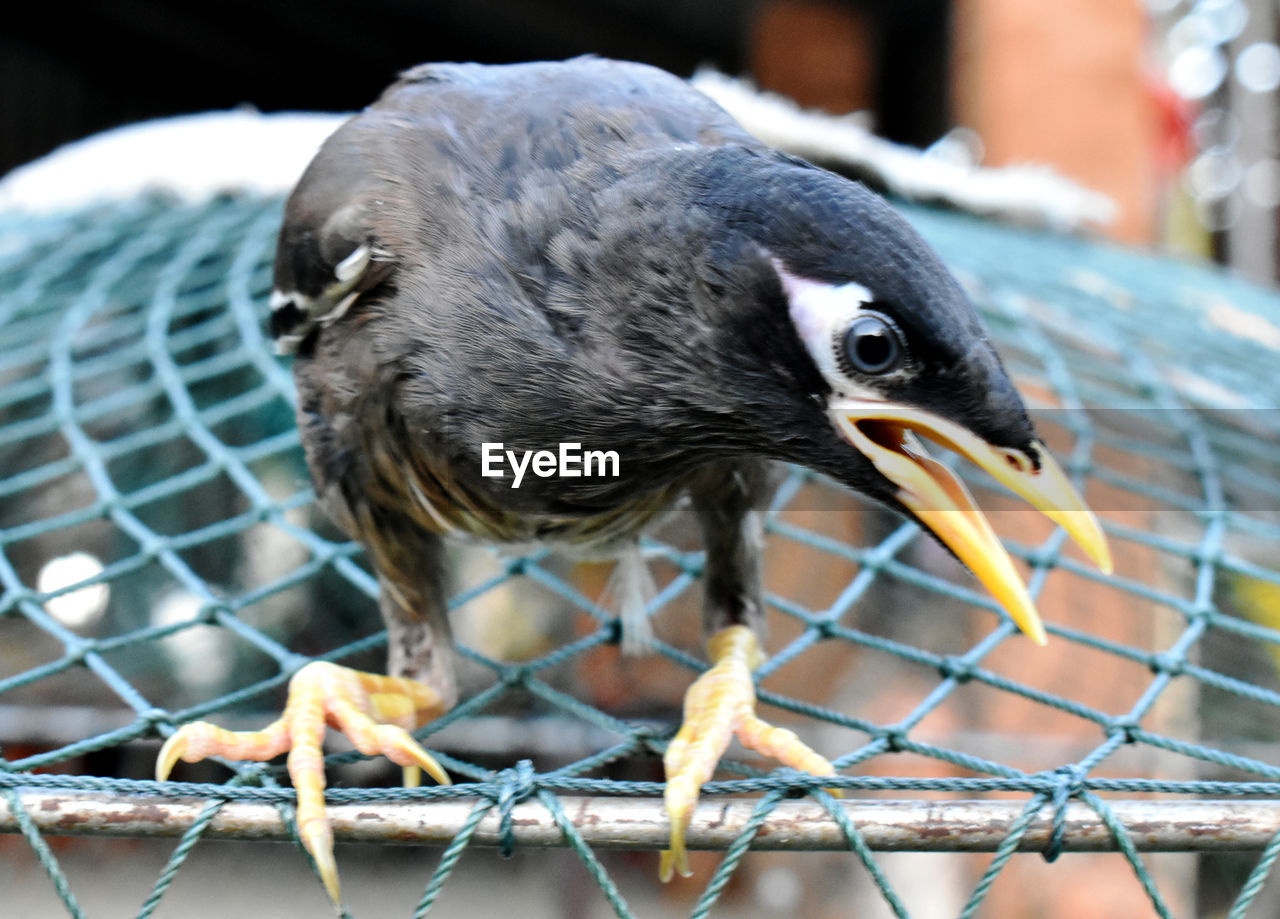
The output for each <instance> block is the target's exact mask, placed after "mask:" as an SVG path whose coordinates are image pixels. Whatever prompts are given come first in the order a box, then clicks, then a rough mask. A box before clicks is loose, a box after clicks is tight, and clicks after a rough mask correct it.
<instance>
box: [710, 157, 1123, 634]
mask: <svg viewBox="0 0 1280 919" xmlns="http://www.w3.org/2000/svg"><path fill="white" fill-rule="evenodd" d="M738 172H739V173H742V172H746V173H747V174H748V175H749V181H751V182H752V187H750V188H749V189H743V190H742V191H741V193H740V194H738V195H736V196H734V195H733V192H732V190H730V191H729V192H727V193H726V192H725V191H723V190H721V191H718V192H717V193H716V194H717V198H716V200H715V202H714V207H715V208H717V209H718V210H719V211H720V216H721V219H723V220H725V222H726V223H727V224H728V225H729V226H731V227H733V229H734V232H733V233H732V234H731V235H736V236H738V237H739V238H740V239H746V240H749V242H747V243H744V244H740V245H737V246H736V247H731V248H729V249H723V247H722V251H724V252H729V253H731V254H730V255H728V256H727V258H728V261H730V262H733V263H736V264H735V268H734V269H728V268H725V267H724V266H723V265H722V266H721V269H722V271H723V273H729V272H730V271H738V272H743V273H745V274H746V275H748V276H752V277H753V278H754V280H753V281H752V282H751V283H749V284H747V285H744V286H743V288H742V289H741V290H739V292H738V293H739V295H745V296H746V297H748V298H750V299H752V300H754V301H756V302H755V303H753V305H752V306H750V307H748V308H747V310H746V313H747V315H748V316H749V317H751V318H749V319H748V320H747V321H748V322H752V321H754V322H762V323H763V324H764V325H765V326H767V327H772V329H773V330H774V332H775V333H776V337H775V338H774V340H773V342H772V343H771V344H770V343H766V344H764V345H763V346H762V345H761V344H760V342H759V335H758V334H757V335H754V336H752V337H751V339H750V340H749V339H748V338H746V337H745V336H742V335H741V332H740V331H739V332H738V333H736V336H737V338H738V340H739V341H740V342H748V344H747V345H746V347H747V349H748V350H751V351H754V352H755V357H754V359H755V360H756V363H757V367H756V374H757V375H756V376H755V382H753V383H751V384H749V385H752V386H759V385H760V384H759V380H760V376H759V374H760V372H761V371H764V375H766V376H768V377H770V378H771V380H772V385H773V386H774V387H775V392H780V391H782V390H786V391H787V392H788V396H787V399H788V401H789V402H790V405H791V407H792V409H793V411H791V412H784V413H783V415H784V416H785V417H786V419H787V420H784V421H782V422H781V424H779V425H778V426H776V427H775V428H774V429H773V430H772V431H770V432H769V434H768V436H769V437H771V438H772V439H773V440H774V443H775V444H776V450H775V453H776V454H778V455H781V456H782V457H783V458H786V459H789V460H791V461H793V462H798V463H801V464H803V465H806V466H809V467H811V468H815V469H817V470H819V471H821V472H824V473H826V474H828V475H830V476H832V477H833V478H835V479H836V480H838V481H840V482H841V483H843V484H845V485H847V486H849V487H851V488H853V489H855V490H857V491H859V492H862V493H864V494H867V495H869V496H870V497H873V498H875V499H877V500H879V501H880V502H882V503H884V504H886V505H888V506H890V507H893V508H895V509H897V510H899V511H901V512H902V513H904V514H905V515H907V516H908V517H911V518H913V519H915V520H917V521H918V522H919V523H921V524H922V525H923V526H924V527H925V528H927V529H928V530H929V531H930V532H932V533H933V535H934V536H936V537H937V538H938V539H939V540H940V541H941V542H942V543H943V544H944V545H946V546H947V548H948V549H950V550H951V551H952V552H953V553H954V554H955V555H956V556H957V557H958V558H959V559H960V560H961V561H962V562H963V563H964V564H965V565H967V566H968V567H969V568H970V570H972V571H973V573H974V574H975V575H977V577H978V578H979V580H981V581H982V583H983V584H984V585H985V586H986V587H987V589H988V590H990V591H991V593H992V594H993V595H994V596H995V598H996V599H997V600H998V601H999V602H1000V603H1001V605H1002V606H1003V607H1004V608H1005V609H1006V610H1007V611H1008V612H1009V614H1010V615H1011V616H1012V618H1013V619H1014V621H1015V622H1016V623H1017V624H1018V626H1019V627H1021V628H1022V630H1023V631H1024V632H1026V633H1027V635H1028V636H1030V637H1031V638H1032V639H1033V640H1034V641H1036V642H1037V643H1039V644H1043V643H1044V641H1045V633H1044V628H1043V626H1042V624H1041V622H1040V619H1039V616H1038V615H1037V613H1036V610H1035V607H1034V606H1033V604H1032V602H1031V600H1030V598H1029V596H1028V595H1027V591H1026V589H1025V587H1024V586H1023V583H1022V580H1021V578H1020V577H1019V576H1018V574H1017V571H1016V570H1015V568H1014V565H1013V562H1012V561H1011V559H1010V558H1009V555H1008V554H1007V552H1006V551H1005V549H1004V548H1003V547H1002V545H1001V544H1000V542H999V540H998V539H997V538H996V536H995V534H994V532H993V531H992V529H991V526H990V524H989V522H988V521H987V519H986V517H985V516H984V515H983V514H982V512H981V511H980V510H979V509H978V508H977V506H976V505H975V504H974V501H973V498H972V497H971V495H970V493H969V491H968V489H967V488H966V487H965V485H964V484H963V483H962V482H961V481H960V479H959V478H958V477H957V476H956V475H955V474H954V473H953V472H952V471H951V470H950V469H949V468H948V467H947V466H945V465H943V464H942V463H940V462H938V461H937V460H935V459H933V458H932V457H930V455H929V454H928V452H927V450H926V448H925V446H924V442H925V441H933V442H934V443H935V444H937V445H940V446H942V447H945V448H947V449H949V450H952V451H954V452H955V453H958V454H960V455H961V456H963V457H965V458H966V459H968V460H970V461H972V462H973V463H975V464H976V465H978V466H979V467H980V468H982V469H983V470H984V471H985V472H987V473H988V474H989V475H990V476H991V477H992V478H994V479H995V480H996V481H998V482H1000V483H1001V484H1003V485H1005V486H1006V487H1007V488H1009V489H1010V490H1011V491H1013V492H1014V493H1015V494H1017V495H1019V496H1021V497H1022V498H1023V499H1025V500H1027V501H1028V502H1030V503H1031V504H1032V505H1033V506H1035V507H1036V508H1038V509H1039V510H1040V511H1042V512H1043V513H1045V514H1046V515H1048V516H1049V517H1050V518H1051V519H1053V520H1054V521H1055V522H1057V523H1058V524H1060V525H1061V526H1062V527H1063V528H1064V529H1065V530H1066V531H1067V532H1068V533H1069V534H1070V535H1071V537H1072V538H1074V539H1075V541H1076V542H1077V543H1079V545H1080V546H1081V547H1082V548H1083V549H1084V551H1085V552H1086V553H1087V554H1088V555H1089V556H1090V557H1091V558H1092V559H1093V560H1094V561H1095V563H1096V564H1098V566H1099V567H1100V568H1102V569H1103V570H1105V571H1109V570H1110V568H1111V558H1110V553H1109V550H1108V547H1107V543H1106V539H1105V537H1104V536H1103V533H1102V530H1101V528H1100V527H1099V525H1098V523H1097V520H1096V519H1095V518H1094V516H1093V514H1092V513H1091V512H1090V511H1089V509H1088V508H1087V507H1086V506H1085V504H1084V502H1083V500H1082V499H1081V497H1080V495H1079V494H1078V493H1077V491H1076V489H1075V488H1074V487H1073V486H1072V484H1071V482H1070V480H1069V479H1068V477H1067V476H1066V474H1065V473H1064V472H1063V470H1062V468H1061V467H1060V466H1059V465H1058V463H1057V462H1056V461H1055V460H1054V458H1053V456H1052V455H1051V454H1050V453H1049V451H1048V450H1047V449H1046V447H1045V445H1044V444H1043V443H1042V442H1041V440H1040V439H1039V438H1038V437H1037V435H1036V432H1035V429H1034V427H1033V426H1032V424H1031V421H1030V419H1029V418H1028V417H1027V413H1026V409H1025V408H1024V406H1023V403H1022V400H1021V398H1020V397H1019V395H1018V393H1017V390H1016V389H1015V388H1014V386H1013V383H1012V382H1011V381H1010V379H1009V377H1008V375H1007V374H1006V372H1005V369H1004V367H1003V365H1002V364H1001V361H1000V358H999V356H998V355H997V353H996V351H995V348H994V347H993V346H992V344H991V342H990V340H989V338H988V336H987V333H986V330H985V328H984V326H983V324H982V322H981V320H980V319H979V317H978V315H977V312H976V310H975V309H974V307H973V305H972V304H971V302H970V301H969V298H968V297H967V296H966V295H965V293H964V291H963V290H962V288H961V287H960V285H959V284H958V283H957V281H956V280H955V279H954V278H953V277H952V275H951V274H950V273H949V272H948V271H947V270H946V269H945V267H944V266H943V265H942V263H941V261H940V259H939V258H938V256H937V255H936V254H935V253H934V252H933V251H932V250H931V249H930V248H929V246H928V245H927V244H926V243H925V242H924V241H923V240H922V239H921V238H920V237H919V236H918V235H917V234H916V233H915V231H914V230H913V229H912V228H911V227H910V226H909V225H908V224H907V223H906V221H905V220H904V219H903V218H902V217H901V216H900V215H899V214H898V213H897V212H895V211H894V210H893V209H892V208H890V207H889V206H888V205H887V204H886V203H885V202H884V201H883V200H881V199H880V198H878V197H877V196H875V195H873V194H871V193H870V192H868V191H867V190H865V189H864V188H862V187H861V186H858V185H856V184H854V183H851V182H848V181H846V180H844V179H842V178H840V177H837V176H834V175H831V174H829V173H825V172H823V171H821V170H817V169H814V168H813V167H810V166H808V165H807V164H804V163H799V162H796V161H785V162H781V163H778V162H776V161H775V162H774V163H772V164H766V163H760V164H756V165H754V169H752V168H748V169H746V170H742V169H739V170H738ZM752 172H755V173H756V174H755V175H754V176H750V173H752ZM720 188H721V189H723V188H724V186H723V185H721V186H720ZM735 201H736V202H737V203H734V202H735ZM723 257H724V256H722V258H723ZM716 261H717V258H716V257H713V258H712V259H711V264H712V265H713V266H714V265H715V263H716ZM762 347H763V348H764V349H766V350H769V351H771V353H772V358H771V360H767V361H766V360H763V359H762V353H763V352H762V350H761V348H762ZM780 354H783V355H787V356H784V357H779V355H780ZM761 364H767V365H769V367H771V368H772V369H766V367H762V366H759V365H761ZM757 419H758V416H757ZM795 419H806V420H805V421H803V422H802V423H801V424H800V425H796V424H795ZM756 423H759V421H758V420H757V422H756ZM799 426H803V427H805V428H808V429H809V431H808V433H807V434H806V435H804V436H792V435H793V434H794V432H795V429H796V427H799ZM815 427H816V428H819V429H820V430H819V431H817V432H814V431H813V430H812V429H813V428H815Z"/></svg>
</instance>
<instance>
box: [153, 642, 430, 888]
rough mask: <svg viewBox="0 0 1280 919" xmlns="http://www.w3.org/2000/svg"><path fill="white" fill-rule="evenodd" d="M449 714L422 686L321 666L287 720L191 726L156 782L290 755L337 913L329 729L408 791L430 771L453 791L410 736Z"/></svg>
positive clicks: (301, 807) (296, 693)
mask: <svg viewBox="0 0 1280 919" xmlns="http://www.w3.org/2000/svg"><path fill="white" fill-rule="evenodd" d="M442 710H443V704H442V701H441V697H440V696H439V695H438V694H436V693H435V692H434V691H433V690H432V689H431V688H430V687H429V686H426V685H424V684H422V683H419V682H417V681H415V680H409V679H404V678H399V677H388V676H382V675H380V674H373V673H362V672H360V671H357V670H351V669H349V668H347V667H340V666H338V665H337V664H330V663H327V662H324V661H315V662H312V663H310V664H307V665H306V666H305V667H303V668H302V669H301V670H299V671H298V672H297V673H296V674H294V676H293V679H291V680H290V681H289V700H288V702H287V704H286V705H285V710H284V715H283V716H282V717H281V718H280V719H279V720H278V721H275V722H273V723H272V724H270V725H268V726H267V727H266V728H264V729H263V730H261V731H228V730H226V729H224V728H220V727H218V726H216V725H213V724H209V723H208V722H205V721H194V722H192V723H190V724H184V725H183V726H182V727H180V728H179V729H178V730H177V731H175V732H174V733H173V734H172V735H171V736H170V737H169V739H168V740H166V741H165V742H164V745H163V746H162V747H161V748H160V754H159V756H158V757H157V758H156V779H157V780H158V781H164V780H165V779H166V778H168V776H169V773H170V772H171V771H172V770H173V767H174V766H175V765H177V763H178V760H182V761H184V762H188V763H195V762H199V761H200V760H202V759H206V758H208V757H210V756H224V757H226V758H228V759H234V760H251V761H256V762H263V761H266V760H269V759H274V758H275V757H276V756H278V755H280V754H281V753H283V752H285V751H286V750H287V751H288V752H289V759H288V769H289V777H290V778H291V779H292V780H293V787H294V791H295V794H296V795H297V812H298V816H297V823H298V837H299V839H300V840H301V841H302V845H303V848H305V849H306V850H307V852H308V854H310V856H311V858H312V859H313V860H314V862H315V866H316V874H317V875H318V876H319V877H320V880H321V882H322V883H323V884H324V887H325V890H326V891H327V892H328V894H329V896H330V898H332V900H333V902H334V904H335V905H336V904H337V903H338V902H339V896H340V887H339V884H338V867H337V862H336V860H335V859H334V855H333V830H332V828H331V827H330V825H329V818H328V816H327V815H326V814H325V804H324V787H325V780H324V751H323V748H322V744H323V741H324V734H325V730H326V727H327V726H328V725H330V724H332V725H333V726H334V727H336V728H338V729H339V730H340V731H342V733H344V734H346V735H347V737H348V738H350V740H351V742H352V743H353V744H354V745H355V747H356V748H357V749H358V750H360V751H361V752H362V753H365V754H368V755H371V756H372V755H377V754H382V755H384V756H386V757H387V758H388V759H390V760H391V761H392V762H394V763H396V764H397V765H399V766H402V767H404V776H405V785H406V786H408V787H413V786H416V785H417V783H418V781H419V780H420V776H421V772H422V771H423V770H425V771H426V772H427V773H428V774H429V775H430V776H431V777H432V778H433V779H435V780H436V781H437V782H439V783H440V784H442V785H448V784H450V779H449V775H448V773H446V772H445V771H444V768H443V767H441V765H440V764H439V763H438V762H436V760H435V758H434V757H432V756H431V754H429V753H428V752H427V751H426V750H424V749H423V748H422V746H421V745H420V744H419V743H418V742H417V741H416V740H414V739H413V736H412V735H411V734H409V731H408V729H409V728H412V727H415V726H416V725H417V724H419V723H425V722H426V721H428V720H429V719H430V718H431V717H434V716H435V715H438V714H439V713H440V712H441V711H442Z"/></svg>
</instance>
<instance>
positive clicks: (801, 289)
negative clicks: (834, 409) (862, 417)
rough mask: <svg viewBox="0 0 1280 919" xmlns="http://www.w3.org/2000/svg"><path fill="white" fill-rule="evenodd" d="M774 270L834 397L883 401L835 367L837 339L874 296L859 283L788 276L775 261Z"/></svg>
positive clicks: (793, 321) (800, 332)
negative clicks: (829, 281)
mask: <svg viewBox="0 0 1280 919" xmlns="http://www.w3.org/2000/svg"><path fill="white" fill-rule="evenodd" d="M773 267H774V269H775V270H776V271H777V272H778V278H779V280H781V281H782V290H783V292H784V293H785V294H786V295H787V307H788V309H789V310H790V313H791V321H792V323H793V324H794V325H795V327H796V333H797V334H798V335H799V336H800V340H801V341H802V342H804V346H805V349H806V350H808V352H809V356H810V357H812V358H813V362H814V363H815V364H817V366H818V370H820V371H821V372H822V375H823V376H824V377H825V378H826V380H827V382H828V383H829V384H831V388H832V389H833V390H834V392H835V395H836V396H843V397H850V398H858V399H883V398H884V397H883V396H882V395H881V394H879V393H878V392H876V391H875V390H874V389H871V388H870V387H867V386H863V385H860V384H858V383H855V382H854V381H853V380H851V379H849V378H848V377H847V376H845V375H844V374H843V373H841V372H840V368H839V366H838V365H837V364H836V346H837V341H838V336H840V335H841V334H843V333H844V330H845V329H847V328H849V323H851V322H853V319H854V317H855V316H857V315H858V313H860V312H862V310H863V309H864V308H865V307H866V306H867V305H868V304H869V303H872V302H874V301H875V296H874V295H873V294H872V293H871V291H870V290H868V289H867V288H865V287H863V286H862V285H861V284H858V283H856V282H853V281H850V282H848V283H846V284H828V283H826V282H824V281H813V280H810V279H809V278H801V277H797V276H796V275H794V274H791V273H790V272H789V271H787V270H786V268H784V267H783V266H782V264H781V263H780V262H779V261H778V260H777V259H774V260H773Z"/></svg>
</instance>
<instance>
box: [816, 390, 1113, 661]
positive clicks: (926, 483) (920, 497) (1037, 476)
mask: <svg viewBox="0 0 1280 919" xmlns="http://www.w3.org/2000/svg"><path fill="white" fill-rule="evenodd" d="M831 414H832V418H833V420H834V421H835V423H836V426H837V427H838V428H839V429H840V430H841V432H842V433H843V434H844V436H845V437H846V438H848V440H849V442H850V443H851V444H853V446H854V447H855V448H856V449H857V450H858V451H859V452H861V453H862V454H863V455H864V456H866V458H867V459H869V460H870V461H871V462H872V464H873V465H874V466H875V467H876V469H878V470H879V471H880V473H881V474H882V475H884V477H885V478H887V479H888V480H889V481H891V482H893V484H894V485H896V486H898V494H897V498H898V500H899V501H901V502H902V504H903V505H904V506H905V507H907V508H908V509H909V510H911V511H912V513H914V514H915V515H916V516H917V517H918V518H919V519H920V521H921V522H922V523H923V524H924V525H925V526H927V527H928V528H929V529H930V530H932V531H933V532H934V534H935V535H936V536H937V537H938V538H939V539H940V540H942V542H943V543H944V544H946V546H947V547H948V548H949V549H950V550H951V551H952V552H954V553H955V554H956V557H957V558H959V559H960V561H962V562H964V564H965V565H967V566H968V567H969V569H970V570H971V571H972V572H973V573H974V574H975V575H977V577H978V580H979V581H981V582H982V583H983V584H984V585H985V586H986V588H987V590H989V591H991V594H992V596H994V597H995V598H996V600H998V601H999V602H1000V605H1001V606H1003V607H1004V608H1005V609H1006V610H1007V611H1008V613H1009V615H1010V616H1012V617H1013V621H1014V622H1015V623H1017V625H1018V628H1020V629H1022V631H1023V632H1025V633H1026V634H1027V636H1028V637H1030V638H1031V640H1032V641H1034V642H1035V643H1036V644H1038V645H1043V644H1044V643H1045V641H1046V638H1045V632H1044V626H1043V625H1042V624H1041V622H1040V614H1039V613H1037V612H1036V608H1035V605H1034V604H1033V603H1032V602H1031V597H1030V596H1029V595H1028V594H1027V589H1026V586H1025V585H1024V584H1023V583H1022V578H1021V577H1019V575H1018V572H1017V570H1016V569H1015V568H1014V565H1013V559H1011V558H1010V557H1009V553H1008V552H1006V551H1005V548H1004V546H1002V545H1001V544H1000V540H998V539H997V538H996V535H995V532H994V531H993V530H992V529H991V524H990V523H989V522H988V520H987V518H986V517H985V516H983V514H982V511H980V510H978V507H977V505H975V504H974V503H973V496H972V495H971V494H970V493H969V490H968V489H967V488H966V487H965V485H964V483H963V482H961V481H960V479H958V478H957V477H956V475H955V473H953V472H952V471H951V470H950V469H948V468H947V467H946V466H944V465H942V464H941V463H939V462H938V461H937V460H935V459H933V458H932V457H930V456H929V455H928V454H927V453H926V452H925V450H924V447H923V445H922V444H921V443H920V439H919V437H918V436H917V435H923V436H925V437H927V438H929V439H930V440H932V441H935V442H936V443H938V444H941V445H942V446H944V447H946V448H948V449H950V450H954V451H955V452H956V453H959V454H960V455H961V456H963V457H965V458H966V459H969V460H971V461H972V462H974V463H976V464H977V465H978V466H980V467H981V468H982V469H984V470H986V472H987V473H988V474H990V475H991V477H992V478H994V479H995V480H996V481H997V482H1000V483H1001V484H1002V485H1005V486H1006V487H1008V488H1009V489H1010V490H1011V491H1013V492H1014V493H1015V494H1017V495H1019V496H1021V497H1022V498H1024V499H1026V500H1027V501H1028V502H1030V503H1031V505H1032V506H1033V507H1035V508H1036V509H1037V510H1040V511H1041V512H1043V513H1044V514H1045V515H1046V516H1048V517H1049V518H1050V519H1051V520H1053V521H1054V522H1055V523H1057V524H1058V525H1060V526H1061V527H1062V528H1063V529H1064V530H1066V531H1067V534H1068V535H1069V536H1071V538H1072V539H1074V540H1075V541H1076V543H1078V544H1079V546H1080V548H1082V549H1083V550H1084V551H1085V554H1087V555H1088V556H1089V557H1090V558H1091V559H1093V561H1094V564H1096V565H1097V566H1098V567H1099V568H1100V569H1102V571H1104V572H1106V573H1107V574H1110V573H1111V551H1110V549H1108V547H1107V539H1106V537H1105V536H1104V535H1103V533H1102V528H1101V527H1100V526H1098V521H1097V519H1096V518H1095V517H1094V516H1093V513H1092V512H1091V511H1090V510H1089V508H1088V507H1086V506H1085V503H1084V500H1083V499H1082V498H1081V497H1080V494H1079V492H1077V491H1076V489H1075V487H1074V486H1073V485H1072V484H1071V481H1070V479H1068V478H1067V476H1066V474H1065V473H1064V472H1063V471H1062V467H1061V466H1059V465H1058V464H1057V462H1056V461H1055V460H1054V458H1053V456H1052V455H1050V453H1049V451H1048V450H1047V449H1045V447H1044V445H1043V444H1038V445H1037V446H1038V452H1039V459H1040V464H1039V468H1037V467H1036V464H1035V463H1034V462H1033V461H1032V459H1031V457H1029V456H1026V455H1024V454H1023V453H1021V452H1020V451H1017V450H1009V449H1006V448H1004V447H994V446H992V445H991V444H989V443H987V442H986V441H984V440H983V439H982V438H980V437H978V436H977V435H975V434H973V433H972V432H971V431H969V430H968V429H966V428H964V427H962V426H961V425H959V424H956V423H955V422H953V421H948V420H947V419H945V418H942V417H940V416H938V415H934V414H932V413H931V412H927V411H924V410H923V409H918V408H912V407H911V406H906V405H899V404H896V403H893V402H875V401H870V400H859V399H847V400H841V401H839V402H837V403H835V404H833V405H832V407H831Z"/></svg>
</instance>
